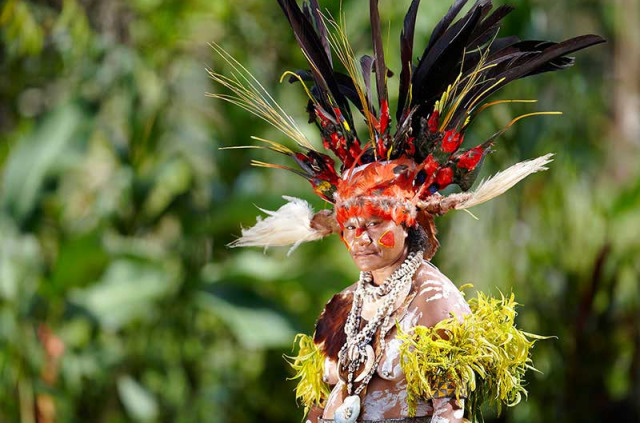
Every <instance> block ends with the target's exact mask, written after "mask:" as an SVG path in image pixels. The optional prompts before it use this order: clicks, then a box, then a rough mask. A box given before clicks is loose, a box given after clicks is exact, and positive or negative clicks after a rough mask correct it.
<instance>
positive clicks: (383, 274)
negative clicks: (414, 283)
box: [371, 246, 409, 285]
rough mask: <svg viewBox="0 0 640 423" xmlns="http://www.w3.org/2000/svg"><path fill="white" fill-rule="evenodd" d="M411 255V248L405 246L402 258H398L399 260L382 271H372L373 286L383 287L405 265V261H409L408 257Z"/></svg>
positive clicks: (381, 269)
mask: <svg viewBox="0 0 640 423" xmlns="http://www.w3.org/2000/svg"><path fill="white" fill-rule="evenodd" d="M408 255H409V248H408V247H407V246H405V248H404V250H403V251H402V254H400V256H399V257H398V259H397V260H396V261H394V262H393V263H391V264H390V265H388V266H386V267H382V268H380V269H376V270H372V271H371V276H373V284H374V285H382V284H383V283H384V281H386V280H387V278H388V277H389V276H391V274H392V273H393V272H394V271H395V270H396V269H397V268H398V267H400V266H401V265H402V263H404V261H405V260H406V259H407V256H408Z"/></svg>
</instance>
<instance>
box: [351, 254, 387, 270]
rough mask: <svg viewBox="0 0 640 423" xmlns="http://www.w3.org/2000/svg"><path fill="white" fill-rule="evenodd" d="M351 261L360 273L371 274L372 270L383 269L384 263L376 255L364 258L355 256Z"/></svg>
mask: <svg viewBox="0 0 640 423" xmlns="http://www.w3.org/2000/svg"><path fill="white" fill-rule="evenodd" d="M353 261H354V262H355V263H356V266H357V267H358V269H360V271H362V272H372V271H374V270H378V269H382V268H383V267H385V265H384V263H382V260H381V259H380V256H378V255H377V254H368V255H365V256H355V257H353Z"/></svg>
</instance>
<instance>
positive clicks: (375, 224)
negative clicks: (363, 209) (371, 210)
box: [367, 222, 378, 227]
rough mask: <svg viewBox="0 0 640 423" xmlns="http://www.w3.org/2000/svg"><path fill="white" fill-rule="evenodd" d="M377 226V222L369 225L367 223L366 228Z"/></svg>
mask: <svg viewBox="0 0 640 423" xmlns="http://www.w3.org/2000/svg"><path fill="white" fill-rule="evenodd" d="M377 225H378V222H369V223H367V226H368V227H372V226H377Z"/></svg>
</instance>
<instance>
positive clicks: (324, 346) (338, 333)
mask: <svg viewBox="0 0 640 423" xmlns="http://www.w3.org/2000/svg"><path fill="white" fill-rule="evenodd" d="M352 303H353V292H350V291H347V292H341V293H339V294H336V295H334V296H333V298H331V300H329V302H328V303H327V305H326V306H325V307H324V310H323V311H322V314H320V317H319V318H318V321H317V322H316V333H315V335H314V338H313V341H314V342H315V344H316V345H318V347H319V348H320V349H321V350H322V352H323V353H324V355H325V356H326V357H329V358H331V359H332V360H335V361H338V353H339V352H340V348H342V345H344V343H345V342H346V341H347V336H346V335H345V333H344V325H345V323H346V321H347V316H348V315H349V311H350V310H351V304H352Z"/></svg>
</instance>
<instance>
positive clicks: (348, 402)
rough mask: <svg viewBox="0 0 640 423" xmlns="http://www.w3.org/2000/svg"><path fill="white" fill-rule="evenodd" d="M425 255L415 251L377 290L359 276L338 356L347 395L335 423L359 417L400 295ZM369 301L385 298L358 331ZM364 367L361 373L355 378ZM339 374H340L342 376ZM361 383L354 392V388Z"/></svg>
mask: <svg viewBox="0 0 640 423" xmlns="http://www.w3.org/2000/svg"><path fill="white" fill-rule="evenodd" d="M422 257H423V252H422V251H413V252H410V253H409V255H407V258H406V259H405V261H404V262H403V263H402V264H401V265H400V266H399V267H398V268H397V269H396V270H395V271H394V272H393V273H392V274H391V276H389V277H388V278H387V279H386V280H385V281H384V283H383V284H381V285H380V286H378V287H375V286H371V282H372V281H373V276H372V275H371V273H370V272H360V279H359V280H358V284H357V286H356V290H355V292H354V294H353V303H352V305H351V311H350V312H349V316H348V317H347V321H346V323H345V326H344V332H345V334H346V335H347V341H346V342H345V343H344V345H343V346H342V348H341V349H340V352H339V353H338V369H339V370H347V371H348V373H347V375H348V376H347V381H346V382H347V395H348V397H347V398H345V400H344V402H343V403H342V405H341V406H340V407H338V408H337V409H336V411H335V417H334V418H335V421H336V423H353V422H355V421H356V419H357V418H358V415H359V414H360V396H359V395H360V393H361V392H362V391H363V390H364V388H365V387H366V386H367V384H368V383H369V381H370V380H371V378H372V377H373V374H374V373H375V369H376V368H377V367H378V364H379V362H380V359H381V358H382V355H383V353H384V350H385V347H386V344H385V337H386V335H387V331H388V330H389V319H390V318H391V314H392V313H393V311H394V305H395V304H396V302H397V300H398V297H399V295H400V292H402V291H403V289H404V288H405V287H406V286H407V285H410V284H411V281H412V280H413V275H415V273H416V271H417V270H418V267H420V265H421V264H422ZM365 297H366V298H367V299H373V298H384V301H383V303H382V304H381V305H380V307H378V310H377V311H376V314H375V316H374V317H373V318H372V319H371V320H370V321H369V322H367V324H366V325H365V326H364V327H363V328H362V330H359V328H360V323H361V321H362V315H361V313H362V305H363V302H364V299H365ZM378 329H380V338H379V339H380V353H379V354H378V355H377V356H376V354H375V351H374V349H373V346H372V345H371V344H372V341H373V338H374V336H375V334H376V332H377V331H378ZM363 364H364V368H363V370H362V372H361V373H360V374H359V375H358V376H357V377H355V374H356V372H357V371H358V369H359V368H360V367H361V366H362V365H363ZM339 373H340V372H339ZM354 382H355V383H359V385H358V386H357V388H356V389H355V390H354V389H353V384H354Z"/></svg>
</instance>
